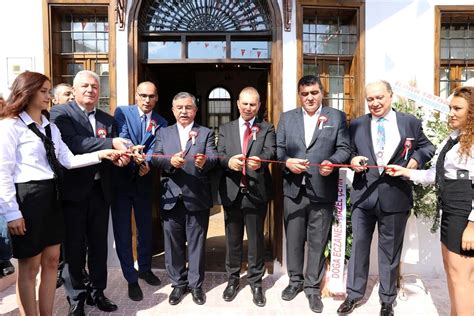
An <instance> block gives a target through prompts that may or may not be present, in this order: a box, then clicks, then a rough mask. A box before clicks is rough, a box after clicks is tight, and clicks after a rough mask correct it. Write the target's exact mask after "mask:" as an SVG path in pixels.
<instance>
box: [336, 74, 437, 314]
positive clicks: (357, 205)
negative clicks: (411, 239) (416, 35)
mask: <svg viewBox="0 0 474 316" xmlns="http://www.w3.org/2000/svg"><path fill="white" fill-rule="evenodd" d="M365 94H366V100H367V105H368V107H369V111H370V113H369V114H366V115H363V116H361V117H359V118H357V119H355V120H353V121H352V122H351V125H350V127H349V130H350V137H351V151H352V159H351V165H353V166H356V167H353V169H354V171H355V175H354V181H353V183H352V189H351V202H352V234H353V240H352V250H351V258H350V260H349V268H348V274H347V298H346V299H345V301H344V302H343V303H342V304H341V306H340V307H339V309H338V310H337V312H338V313H339V314H342V315H345V314H349V313H351V312H352V311H353V310H354V308H355V307H357V305H358V303H359V302H360V300H361V299H362V298H363V297H364V294H365V289H366V287H367V277H368V274H369V259H370V245H371V243H372V235H373V233H374V229H375V224H377V226H378V264H379V282H380V286H379V297H380V302H381V309H380V315H381V316H392V315H393V314H394V311H393V303H394V302H395V299H396V298H397V288H396V284H397V280H398V277H399V274H398V272H399V271H398V268H399V265H400V256H401V253H402V246H403V237H404V235H405V226H406V222H407V219H408V215H409V211H410V209H411V208H412V206H413V195H412V185H411V183H410V182H409V181H408V180H407V179H402V178H392V177H390V176H389V175H388V174H387V173H386V171H385V169H384V166H386V165H387V164H397V165H401V166H404V167H407V168H409V169H417V168H420V167H422V166H423V165H424V164H425V163H426V162H428V161H429V160H430V159H431V157H433V154H434V146H433V144H431V142H430V141H429V140H428V139H427V138H426V136H425V134H424V133H423V128H422V124H421V121H420V120H418V119H417V118H415V117H414V116H413V115H411V114H406V113H400V112H395V111H393V110H392V94H393V92H392V87H391V86H390V84H389V83H388V82H387V81H384V80H380V81H376V82H373V83H369V84H368V85H367V86H366V88H365ZM367 164H368V165H372V166H374V165H378V166H381V167H380V168H366V165H367Z"/></svg>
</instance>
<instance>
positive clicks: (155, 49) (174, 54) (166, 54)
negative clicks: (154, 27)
mask: <svg viewBox="0 0 474 316" xmlns="http://www.w3.org/2000/svg"><path fill="white" fill-rule="evenodd" d="M147 58H148V59H178V58H181V42H172V41H163V42H148V57H147Z"/></svg>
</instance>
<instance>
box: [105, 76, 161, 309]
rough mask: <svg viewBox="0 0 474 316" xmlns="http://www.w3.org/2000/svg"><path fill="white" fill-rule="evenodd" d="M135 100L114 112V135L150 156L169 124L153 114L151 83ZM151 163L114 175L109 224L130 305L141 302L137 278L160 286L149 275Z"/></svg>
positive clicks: (155, 98) (134, 164)
mask: <svg viewBox="0 0 474 316" xmlns="http://www.w3.org/2000/svg"><path fill="white" fill-rule="evenodd" d="M135 100H136V102H137V104H136V105H131V106H119V107H117V108H116V109H115V117H114V120H115V125H116V128H117V133H118V136H119V137H122V138H125V139H128V140H130V141H131V145H140V146H143V149H142V152H143V153H144V154H148V155H150V154H152V153H153V148H154V146H155V140H156V137H155V135H156V132H157V131H158V130H159V129H160V128H162V127H166V126H168V122H167V121H166V120H165V119H164V118H163V117H162V116H161V115H159V114H158V113H156V112H154V111H153V109H154V108H155V106H156V103H157V102H158V91H157V89H156V86H155V85H154V84H153V83H152V82H149V81H145V82H142V83H140V84H139V85H138V87H137V91H136V93H135ZM150 160H151V157H150V156H148V158H145V160H143V159H141V158H138V159H136V160H135V161H132V162H131V163H130V164H128V165H127V166H126V167H125V168H121V169H119V170H116V172H115V176H116V177H115V180H116V181H114V188H115V193H116V194H115V198H114V201H113V203H112V208H111V210H112V211H111V213H112V223H113V226H114V237H115V244H116V249H117V255H118V258H119V260H120V266H121V268H122V273H123V276H124V277H125V279H126V280H127V283H128V297H129V298H130V299H131V300H133V301H141V300H142V299H143V292H142V290H141V288H140V285H139V284H138V279H139V278H140V279H143V280H145V281H146V282H147V283H148V284H150V285H153V286H158V285H160V284H161V281H160V279H159V278H158V277H157V276H156V275H154V274H153V272H152V271H151V255H152V216H151V215H152V214H151V213H152V190H153V188H152V180H153V179H152V174H151V173H150ZM132 208H133V213H132ZM132 214H133V216H134V218H135V223H136V227H137V255H138V258H137V259H138V271H137V270H135V267H134V260H133V252H132V225H131V218H132Z"/></svg>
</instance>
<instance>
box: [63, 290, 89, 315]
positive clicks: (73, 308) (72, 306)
mask: <svg viewBox="0 0 474 316" xmlns="http://www.w3.org/2000/svg"><path fill="white" fill-rule="evenodd" d="M85 296H86V295H85V293H84V294H83V295H82V297H81V298H80V299H79V300H78V301H73V300H70V299H69V297H68V298H67V301H68V302H69V312H68V315H69V316H85V313H84V301H85Z"/></svg>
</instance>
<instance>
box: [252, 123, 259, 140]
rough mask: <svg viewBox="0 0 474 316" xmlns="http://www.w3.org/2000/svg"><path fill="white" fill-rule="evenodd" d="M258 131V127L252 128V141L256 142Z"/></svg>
mask: <svg viewBox="0 0 474 316" xmlns="http://www.w3.org/2000/svg"><path fill="white" fill-rule="evenodd" d="M259 131H260V128H259V127H258V126H256V125H255V126H252V139H253V141H256V140H257V133H258V132H259Z"/></svg>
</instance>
